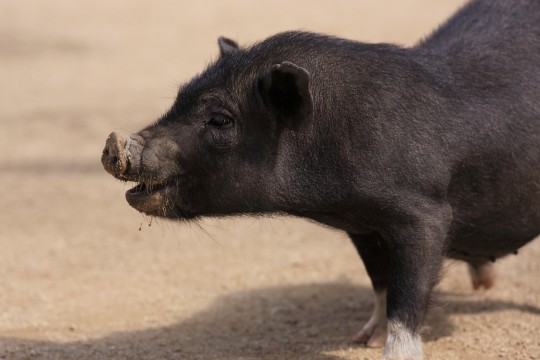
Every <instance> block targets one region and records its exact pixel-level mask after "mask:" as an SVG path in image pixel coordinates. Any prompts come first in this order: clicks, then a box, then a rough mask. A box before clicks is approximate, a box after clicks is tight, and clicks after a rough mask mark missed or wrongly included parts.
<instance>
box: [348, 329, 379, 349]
mask: <svg viewBox="0 0 540 360" xmlns="http://www.w3.org/2000/svg"><path fill="white" fill-rule="evenodd" d="M366 325H367V324H366ZM386 335H387V331H386V328H383V327H377V328H374V329H369V328H366V327H365V326H364V328H363V329H362V330H361V331H360V332H359V333H358V334H356V335H355V336H354V337H353V342H355V343H358V344H365V345H366V347H369V348H381V347H384V344H385V343H386Z"/></svg>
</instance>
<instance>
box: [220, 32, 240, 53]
mask: <svg viewBox="0 0 540 360" xmlns="http://www.w3.org/2000/svg"><path fill="white" fill-rule="evenodd" d="M218 45H219V52H220V54H221V56H223V55H225V54H230V53H233V52H235V51H237V50H238V44H237V43H236V41H234V40H231V39H228V38H226V37H223V36H220V37H219V38H218Z"/></svg>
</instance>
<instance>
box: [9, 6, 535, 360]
mask: <svg viewBox="0 0 540 360" xmlns="http://www.w3.org/2000/svg"><path fill="white" fill-rule="evenodd" d="M462 2H463V1H461V0H452V1H450V0H447V1H444V2H442V1H431V0H406V1H405V0H404V1H398V0H394V1H384V2H383V1H376V0H370V1H357V2H352V1H348V0H334V1H332V2H327V1H318V0H315V1H314V0H311V1H308V0H302V1H284V0H279V1H272V2H256V1H249V0H234V1H218V0H216V1H185V2H182V1H173V0H170V1H165V0H164V1H158V2H153V3H152V5H150V2H147V1H141V0H137V1H134V0H122V1H119V0H115V1H105V0H93V1H73V0H47V1H41V0H25V1H12V0H0V153H1V154H3V155H2V156H1V157H0V185H1V189H2V195H0V208H1V209H2V210H1V214H2V216H0V278H1V281H0V314H1V316H0V360H8V359H9V360H11V359H328V360H329V359H377V358H378V356H379V354H380V352H381V350H373V349H365V348H363V347H361V346H356V345H352V344H351V343H350V342H349V339H350V337H351V336H352V335H353V334H354V333H355V332H356V331H357V330H359V329H360V327H361V325H362V323H363V322H364V321H366V320H367V318H368V317H369V314H370V312H371V306H372V298H371V290H370V285H369V280H368V277H367V275H366V272H365V270H364V268H363V266H362V265H361V263H360V261H359V259H358V257H357V255H356V253H355V251H354V249H353V247H352V245H351V244H350V243H349V241H348V240H347V238H346V237H345V236H344V234H342V233H340V232H338V231H333V230H330V229H326V228H323V227H321V226H318V225H315V224H310V223H308V222H305V221H302V220H297V219H286V218H278V219H242V220H226V221H223V220H220V221H218V220H205V221H202V222H201V223H200V225H183V224H176V223H169V222H165V221H161V220H156V219H153V220H152V219H148V218H144V217H142V216H141V215H140V214H139V213H137V212H136V211H135V210H133V209H131V208H130V207H129V206H128V205H127V203H126V202H125V200H124V191H125V190H127V186H126V185H124V184H122V183H120V182H117V181H114V180H113V179H112V177H110V176H109V175H107V174H106V173H105V172H104V171H103V170H102V168H101V164H100V161H99V159H100V155H101V150H102V147H103V145H104V142H105V138H106V137H107V135H108V134H109V132H111V131H112V130H120V131H126V132H127V131H134V130H137V129H138V128H140V127H142V126H143V125H145V124H147V123H149V122H151V121H153V120H154V119H156V118H157V116H158V115H159V114H161V113H163V112H164V111H165V110H166V109H167V107H168V106H169V105H170V104H171V102H172V99H173V98H174V96H175V91H176V89H177V87H178V85H179V84H180V83H181V82H183V81H185V80H187V79H189V78H190V77H191V76H192V75H194V74H195V73H196V72H198V71H200V70H202V69H203V67H204V65H205V64H206V63H207V62H208V61H209V60H211V59H212V58H213V57H215V56H216V55H217V44H216V39H217V37H218V36H219V35H227V36H230V37H232V38H234V39H236V40H238V41H239V42H241V43H243V44H247V43H252V42H254V41H256V40H258V39H262V38H264V37H266V36H268V35H270V34H273V33H275V32H278V31H281V30H287V29H307V30H314V31H318V32H325V33H330V34H335V35H339V36H343V37H348V38H354V39H359V40H363V41H370V42H397V43H400V44H403V45H410V44H413V43H414V42H415V41H416V40H417V39H419V38H421V37H422V36H424V35H426V34H428V33H429V32H430V31H431V29H433V28H434V27H435V26H436V25H437V24H439V23H440V22H441V21H442V20H443V19H444V18H446V17H447V16H449V15H450V14H451V13H452V12H453V11H454V10H455V9H456V8H458V7H459V6H460V4H462ZM139 228H140V229H139ZM496 265H497V270H498V279H497V284H496V286H495V288H493V289H491V290H489V291H487V292H484V291H480V292H473V291H472V290H471V285H470V281H469V278H468V274H467V272H466V268H465V266H464V265H463V264H462V263H450V262H449V263H448V266H447V267H446V271H445V272H446V276H445V277H444V280H443V281H442V283H441V284H440V285H439V286H438V288H437V291H436V295H437V302H436V305H435V306H434V308H433V309H432V311H431V315H430V317H429V319H428V320H427V323H426V326H425V329H424V331H423V338H424V342H425V353H426V358H427V359H540V281H539V276H540V242H538V241H537V242H534V243H531V244H529V245H528V246H526V247H525V248H523V249H522V250H521V251H520V253H519V256H511V257H508V258H505V259H503V260H500V261H497V263H496Z"/></svg>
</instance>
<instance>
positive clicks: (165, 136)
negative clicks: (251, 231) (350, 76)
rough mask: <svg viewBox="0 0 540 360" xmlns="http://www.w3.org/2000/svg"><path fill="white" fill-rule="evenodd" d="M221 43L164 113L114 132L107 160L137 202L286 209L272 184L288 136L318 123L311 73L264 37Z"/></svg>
mask: <svg viewBox="0 0 540 360" xmlns="http://www.w3.org/2000/svg"><path fill="white" fill-rule="evenodd" d="M218 43H219V47H220V52H221V55H220V57H219V58H218V60H217V61H216V62H215V63H213V64H212V65H211V66H209V67H208V68H207V69H206V70H205V71H204V72H203V73H202V74H200V75H198V76H196V77H195V78H194V79H193V80H191V81H190V82H189V83H187V84H185V85H184V86H182V87H181V89H180V91H179V92H178V96H177V98H176V100H175V102H174V104H173V106H172V107H171V109H170V110H169V111H168V112H167V113H166V114H165V115H164V116H162V117H161V118H160V119H159V120H158V121H157V122H155V123H154V124H152V125H150V126H148V127H146V128H145V129H143V130H141V131H140V132H138V133H136V134H132V135H130V136H126V137H124V136H121V135H118V134H116V133H112V134H111V135H109V138H108V139H107V142H106V145H105V149H104V150H103V155H102V159H101V161H102V163H103V166H104V167H105V169H106V170H107V172H109V173H110V174H112V175H113V176H114V177H116V178H118V179H120V180H125V181H134V182H136V183H137V185H136V186H135V187H133V188H132V189H130V190H128V191H127V192H126V199H127V201H128V203H129V204H130V205H131V206H132V207H134V208H135V209H137V210H138V211H141V212H143V213H146V214H148V215H153V216H162V217H168V218H175V219H191V218H195V217H198V216H203V215H209V216H219V215H232V214H241V213H261V212H271V211H279V210H280V209H279V206H278V205H277V204H276V199H275V197H276V195H275V189H274V188H273V185H272V184H274V183H275V177H276V173H275V167H276V166H277V163H279V157H280V156H282V155H281V154H282V153H283V152H284V151H285V152H286V151H287V150H286V149H285V148H284V147H283V146H282V143H283V142H282V141H281V138H282V134H283V133H284V132H294V133H300V132H303V131H305V130H306V129H307V128H308V127H309V126H310V123H311V120H312V117H313V102H312V97H311V94H310V89H309V82H310V74H309V73H308V71H307V70H306V69H304V68H302V67H300V66H298V65H295V64H294V63H292V62H287V61H286V60H287V59H284V58H279V57H276V55H275V54H274V55H272V50H271V49H267V48H265V45H264V44H259V45H258V48H257V46H255V47H252V48H250V49H240V48H239V47H238V46H237V44H236V43H235V42H234V41H232V40H229V39H225V38H220V39H219V41H218Z"/></svg>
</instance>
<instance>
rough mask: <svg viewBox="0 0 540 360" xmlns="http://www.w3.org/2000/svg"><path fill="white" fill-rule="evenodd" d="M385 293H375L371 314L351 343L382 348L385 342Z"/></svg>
mask: <svg viewBox="0 0 540 360" xmlns="http://www.w3.org/2000/svg"><path fill="white" fill-rule="evenodd" d="M386 323H387V321H386V291H382V292H378V293H377V292H376V293H375V304H374V307H373V313H372V314H371V317H370V318H369V320H368V322H367V323H366V324H365V325H364V327H363V328H362V330H360V332H359V333H358V334H356V335H355V336H354V337H353V339H352V341H353V342H355V343H359V344H365V345H366V346H367V347H383V346H384V344H385V342H386Z"/></svg>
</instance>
